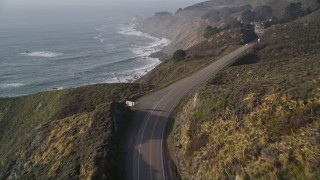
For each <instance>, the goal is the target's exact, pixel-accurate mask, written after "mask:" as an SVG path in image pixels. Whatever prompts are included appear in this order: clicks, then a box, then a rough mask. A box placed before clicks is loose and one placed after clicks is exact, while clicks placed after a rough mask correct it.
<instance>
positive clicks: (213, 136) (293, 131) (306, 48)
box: [168, 11, 320, 179]
mask: <svg viewBox="0 0 320 180" xmlns="http://www.w3.org/2000/svg"><path fill="white" fill-rule="evenodd" d="M319 18H320V11H317V12H315V13H313V14H311V15H309V16H306V17H304V18H301V19H298V20H296V21H294V22H292V23H288V24H282V25H276V26H272V27H271V28H269V29H268V30H267V31H266V33H265V34H264V36H263V37H262V43H261V44H259V45H257V46H256V47H255V48H254V50H252V51H251V52H248V54H246V55H243V56H242V57H241V58H239V59H238V60H237V61H235V63H234V64H232V65H230V66H229V67H227V68H225V69H224V70H223V71H222V72H221V73H219V74H218V75H217V76H215V77H213V78H212V79H211V80H210V81H208V82H207V83H206V84H205V85H203V86H202V87H201V88H200V89H198V91H197V93H196V94H195V95H194V97H193V98H191V99H189V100H187V101H186V102H185V103H184V104H183V105H181V107H180V108H179V109H178V110H177V112H176V115H175V116H174V125H173V128H172V132H171V134H170V137H169V140H168V144H169V150H170V154H171V157H172V158H173V160H174V162H175V164H176V165H177V169H178V172H179V173H180V175H181V177H182V179H234V178H245V179H319V177H320V171H319V169H320V167H319V164H320V158H319V157H320V141H319V140H320V111H319V109H320V91H319V87H320V81H319V80H320V79H319V76H320V59H319V57H320V52H319V48H320V31H319V29H320V22H319Z"/></svg>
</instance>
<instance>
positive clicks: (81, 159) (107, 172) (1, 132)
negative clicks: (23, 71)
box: [0, 84, 148, 179]
mask: <svg viewBox="0 0 320 180" xmlns="http://www.w3.org/2000/svg"><path fill="white" fill-rule="evenodd" d="M147 90H148V88H147V87H143V86H141V85H136V84H110V85H108V84H104V85H94V86H87V87H81V88H75V89H67V90H62V91H52V92H44V93H38V94H34V95H29V96H25V97H18V98H1V99H0V144H1V146H0V177H1V178H0V179H2V178H3V179H11V178H13V179H17V178H19V179H49V178H52V179H79V178H83V179H87V178H98V179H101V178H103V179H106V178H115V177H119V176H118V175H119V174H118V173H119V172H118V169H116V168H117V167H118V166H119V163H120V162H121V158H119V157H120V154H119V152H118V145H119V143H120V142H119V140H120V137H121V136H120V134H121V131H123V127H124V125H125V120H126V116H128V115H129V111H128V109H127V108H125V106H124V105H123V104H121V103H117V102H118V101H123V100H125V98H128V97H134V96H138V95H139V94H140V93H143V92H145V91H147Z"/></svg>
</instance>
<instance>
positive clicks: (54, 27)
mask: <svg viewBox="0 0 320 180" xmlns="http://www.w3.org/2000/svg"><path fill="white" fill-rule="evenodd" d="M8 3H9V1H8ZM1 6H2V7H1ZM178 7H179V6H178V5H177V4H175V5H173V4H172V5H168V6H165V7H161V6H160V7H159V6H156V5H154V4H151V3H150V4H146V3H144V4H135V6H121V5H115V6H112V7H110V6H109V5H108V4H103V5H96V6H93V5H92V6H87V5H82V6H81V5H78V6H74V5H71V4H70V5H69V6H68V5H63V6H62V5H59V4H49V5H48V4H39V3H38V4H32V3H30V4H28V3H26V4H19V5H17V4H11V5H10V3H9V4H7V5H5V4H0V97H12V96H20V95H27V94H32V93H36V92H41V91H49V90H56V89H63V88H70V87H78V86H83V85H89V84H96V83H118V82H131V81H133V80H135V79H137V78H138V77H140V76H142V75H144V74H145V73H147V72H149V71H150V70H151V69H153V68H154V67H155V66H156V65H158V64H159V63H160V61H159V60H158V59H155V58H150V57H149V55H150V54H151V53H153V52H157V51H159V50H161V49H162V48H163V47H164V46H166V45H168V44H169V40H167V39H165V38H157V37H152V36H150V35H148V34H145V33H142V32H139V31H136V30H135V25H134V23H135V21H134V18H133V17H134V16H135V15H141V16H149V15H152V13H153V12H154V11H156V10H157V9H159V8H161V9H163V10H167V9H169V10H174V9H176V8H178ZM126 8H127V9H126ZM134 9H136V10H134ZM161 9H160V10H161Z"/></svg>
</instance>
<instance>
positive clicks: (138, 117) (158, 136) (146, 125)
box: [125, 42, 254, 180]
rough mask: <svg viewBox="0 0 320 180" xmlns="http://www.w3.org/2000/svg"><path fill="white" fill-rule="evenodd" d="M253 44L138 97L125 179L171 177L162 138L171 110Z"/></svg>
mask: <svg viewBox="0 0 320 180" xmlns="http://www.w3.org/2000/svg"><path fill="white" fill-rule="evenodd" d="M253 45H254V42H252V43H249V44H247V45H244V46H242V47H240V48H238V49H236V50H235V51H233V52H231V53H229V54H228V55H226V56H224V57H222V58H220V59H219V60H217V61H215V62H214V63H212V64H210V65H209V66H207V67H205V68H203V69H201V70H199V71H197V72H195V73H194V74H192V75H190V76H188V77H186V78H184V79H182V80H180V81H178V82H176V83H174V84H172V85H170V86H168V87H166V88H164V89H161V90H159V91H157V92H154V93H151V94H149V95H146V96H144V97H142V98H140V99H139V100H138V104H137V105H136V107H135V108H136V109H137V111H136V113H135V117H134V119H133V123H132V126H131V127H130V132H129V137H128V143H127V147H126V148H127V158H126V170H125V171H126V175H125V178H126V179H127V180H149V179H150V180H153V179H154V180H156V179H173V177H172V173H171V171H170V169H169V166H168V161H167V160H168V158H167V156H166V148H165V147H166V144H165V143H166V140H165V139H164V138H165V129H166V128H165V127H166V123H167V121H168V120H169V117H170V114H171V112H172V110H173V109H174V108H175V107H176V106H177V105H178V103H179V102H180V101H181V100H183V99H184V98H185V97H187V96H188V95H190V94H192V93H193V92H194V91H195V90H196V89H197V88H198V87H199V86H200V85H201V84H203V83H204V82H205V81H207V80H208V79H209V78H211V77H212V76H213V75H215V74H216V73H217V72H219V70H221V69H222V68H224V67H225V66H226V65H228V64H229V63H231V62H232V61H233V60H234V59H235V57H237V56H238V55H240V54H241V53H242V52H244V51H245V50H247V49H249V48H250V47H252V46H253Z"/></svg>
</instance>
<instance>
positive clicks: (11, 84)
mask: <svg viewBox="0 0 320 180" xmlns="http://www.w3.org/2000/svg"><path fill="white" fill-rule="evenodd" d="M0 86H1V87H3V88H16V87H21V86H24V84H22V83H8V84H0Z"/></svg>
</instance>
